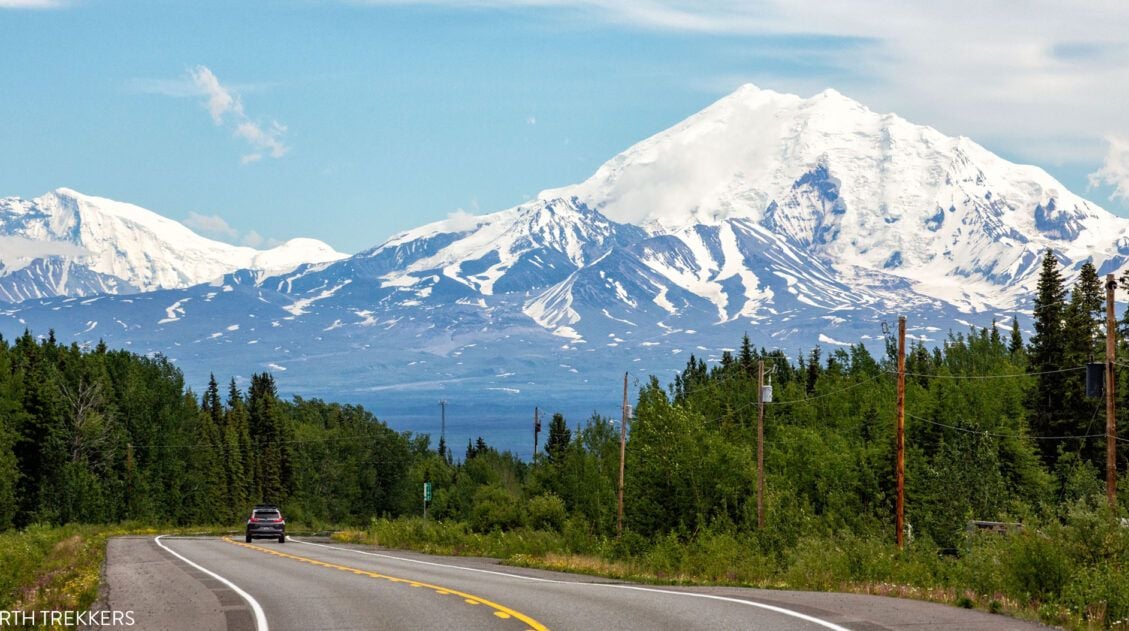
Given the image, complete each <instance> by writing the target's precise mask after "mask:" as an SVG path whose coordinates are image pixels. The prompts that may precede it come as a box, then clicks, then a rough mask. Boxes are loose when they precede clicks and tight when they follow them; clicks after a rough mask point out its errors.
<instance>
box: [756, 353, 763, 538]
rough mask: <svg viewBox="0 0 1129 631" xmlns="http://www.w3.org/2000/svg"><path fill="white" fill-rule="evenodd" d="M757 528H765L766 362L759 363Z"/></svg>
mask: <svg viewBox="0 0 1129 631" xmlns="http://www.w3.org/2000/svg"><path fill="white" fill-rule="evenodd" d="M757 407H758V408H759V410H758V411H757V528H764V360H763V359H762V360H760V361H758V362H757Z"/></svg>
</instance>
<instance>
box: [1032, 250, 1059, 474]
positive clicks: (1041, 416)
mask: <svg viewBox="0 0 1129 631" xmlns="http://www.w3.org/2000/svg"><path fill="white" fill-rule="evenodd" d="M1033 316H1034V325H1035V335H1033V336H1032V337H1031V345H1030V347H1029V348H1028V351H1027V355H1028V363H1027V371H1028V372H1029V373H1033V374H1035V375H1036V381H1035V388H1033V389H1032V390H1031V395H1030V402H1029V408H1030V410H1031V430H1032V432H1033V433H1034V435H1036V436H1040V435H1042V436H1058V435H1062V434H1063V433H1064V432H1063V430H1064V429H1067V427H1065V426H1066V425H1067V423H1066V422H1065V420H1066V419H1065V418H1064V416H1065V415H1064V414H1063V409H1062V397H1063V390H1064V386H1065V380H1064V379H1063V376H1062V375H1063V374H1064V373H1061V372H1054V371H1058V370H1061V369H1062V368H1065V367H1066V365H1065V359H1066V343H1065V340H1064V335H1063V334H1064V331H1065V319H1066V287H1065V286H1064V284H1063V280H1062V272H1061V271H1059V267H1058V259H1057V258H1056V257H1055V253H1054V251H1053V250H1051V249H1047V252H1046V254H1045V255H1044V256H1043V265H1042V270H1041V271H1040V272H1039V281H1038V284H1037V285H1036V294H1035V304H1034V313H1033ZM1039 447H1040V449H1041V450H1042V457H1043V461H1044V462H1046V463H1048V464H1049V465H1052V466H1053V464H1054V463H1055V462H1056V461H1057V459H1058V458H1057V447H1056V443H1055V441H1040V444H1039Z"/></svg>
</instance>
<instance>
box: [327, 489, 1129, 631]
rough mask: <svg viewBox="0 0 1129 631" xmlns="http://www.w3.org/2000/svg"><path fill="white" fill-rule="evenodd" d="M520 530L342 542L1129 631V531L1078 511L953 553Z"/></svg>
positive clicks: (834, 541)
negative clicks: (908, 601) (911, 601)
mask: <svg viewBox="0 0 1129 631" xmlns="http://www.w3.org/2000/svg"><path fill="white" fill-rule="evenodd" d="M579 530H580V528H579V524H578V523H577V522H575V521H573V520H569V521H568V522H566V523H565V526H564V527H563V528H562V529H561V531H542V530H530V529H517V530H512V531H499V530H495V531H493V532H489V533H478V532H474V531H473V530H472V529H470V528H469V527H468V526H467V525H465V524H461V523H458V522H438V521H425V520H422V519H419V518H401V519H395V520H389V519H377V520H373V521H372V523H371V524H370V525H369V526H368V528H366V529H365V530H352V531H343V532H340V533H337V534H336V535H334V536H335V538H337V539H338V540H341V541H350V542H357V543H368V544H376V545H381V546H386V547H390V548H401V549H414V550H420V551H423V552H429V553H439V554H454V555H460V554H461V555H476V556H489V557H495V558H499V559H503V560H504V562H506V563H509V564H513V565H521V566H526V567H539V568H543V569H551V570H559V571H566V572H577V573H585V574H595V575H600V576H606V577H611V578H622V579H628V580H634V581H642V582H655V583H667V584H720V585H734V586H749V587H762V588H780V589H800V590H825V591H849V592H859V593H869V594H879V595H887V596H897V597H903V598H917V599H924V600H931V601H935V602H941V603H947V604H951V605H957V606H962V607H976V608H980V609H984V610H986V611H990V612H993V613H1009V614H1012V615H1016V616H1019V617H1024V618H1029V619H1037V620H1040V621H1043V622H1046V623H1049V624H1054V625H1059V626H1063V627H1066V628H1069V629H1100V628H1129V528H1127V527H1125V526H1124V525H1122V523H1121V522H1119V520H1118V519H1117V518H1116V516H1115V515H1113V514H1112V513H1110V512H1108V511H1106V510H1103V509H1099V508H1093V507H1086V506H1078V507H1075V508H1074V509H1072V510H1071V511H1070V512H1069V514H1068V516H1067V517H1066V519H1065V520H1063V521H1058V520H1053V521H1048V522H1045V523H1030V524H1028V526H1027V527H1026V528H1024V529H1022V530H1020V531H1017V532H1013V533H1011V534H1009V535H1000V534H995V533H970V534H968V535H967V537H966V538H965V542H964V547H963V548H962V549H960V550H958V551H957V553H956V554H952V553H951V551H950V552H949V553H948V554H942V553H941V552H940V551H938V549H937V547H936V546H935V545H934V544H933V543H932V542H930V541H927V540H920V539H919V540H916V541H911V542H910V543H909V544H908V545H907V546H906V547H905V549H902V550H899V549H898V548H897V547H896V546H895V545H893V544H892V543H890V542H889V540H888V539H889V538H888V537H886V536H884V533H870V534H856V533H851V532H843V533H838V534H830V535H829V534H813V535H808V536H802V537H799V538H797V539H796V541H795V543H794V544H793V545H791V546H789V547H777V546H778V543H777V542H779V540H780V539H779V537H775V536H772V535H771V534H770V533H764V534H762V533H756V532H754V533H743V532H737V531H734V530H732V529H725V528H720V529H717V530H716V531H715V530H709V529H707V530H705V531H702V532H699V533H697V534H695V535H692V536H685V537H680V536H677V535H674V534H669V535H665V536H660V537H656V538H655V539H653V540H646V539H644V538H642V537H638V536H637V535H633V534H632V533H625V535H624V536H623V537H622V538H621V539H618V540H617V539H607V538H602V537H597V536H593V535H591V534H588V533H587V532H583V533H581V532H579Z"/></svg>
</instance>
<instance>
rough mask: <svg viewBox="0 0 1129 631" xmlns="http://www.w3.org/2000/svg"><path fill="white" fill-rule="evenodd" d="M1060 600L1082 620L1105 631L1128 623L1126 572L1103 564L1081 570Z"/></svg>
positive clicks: (1074, 576)
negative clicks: (1103, 627)
mask: <svg viewBox="0 0 1129 631" xmlns="http://www.w3.org/2000/svg"><path fill="white" fill-rule="evenodd" d="M1062 600H1063V603H1064V604H1065V605H1066V606H1067V607H1069V608H1070V610H1071V611H1072V612H1074V613H1075V614H1077V615H1079V616H1081V617H1082V618H1083V619H1084V620H1089V621H1093V622H1096V623H1098V624H1102V625H1104V626H1105V627H1107V628H1108V627H1110V626H1112V625H1114V624H1122V625H1123V624H1126V623H1129V572H1127V571H1126V569H1125V568H1124V567H1123V566H1122V567H1114V566H1111V565H1109V564H1105V563H1103V564H1101V565H1098V566H1096V567H1086V568H1082V569H1080V570H1079V571H1077V572H1075V574H1074V575H1073V576H1072V577H1071V579H1070V583H1069V584H1067V586H1066V588H1065V589H1064V590H1063V596H1062Z"/></svg>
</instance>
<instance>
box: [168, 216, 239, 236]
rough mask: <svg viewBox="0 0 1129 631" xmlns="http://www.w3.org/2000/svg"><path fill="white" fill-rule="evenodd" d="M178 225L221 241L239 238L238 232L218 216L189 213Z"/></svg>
mask: <svg viewBox="0 0 1129 631" xmlns="http://www.w3.org/2000/svg"><path fill="white" fill-rule="evenodd" d="M180 223H182V224H184V225H186V226H188V227H189V228H191V229H192V230H194V231H196V232H200V233H203V234H206V235H210V236H214V237H219V238H222V239H234V238H236V237H238V236H239V231H238V230H236V229H235V228H232V227H231V224H229V223H227V220H225V219H224V218H223V217H220V216H219V215H201V214H200V213H195V212H189V213H188V217H187V218H185V219H184V220H182V221H181V222H180Z"/></svg>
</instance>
